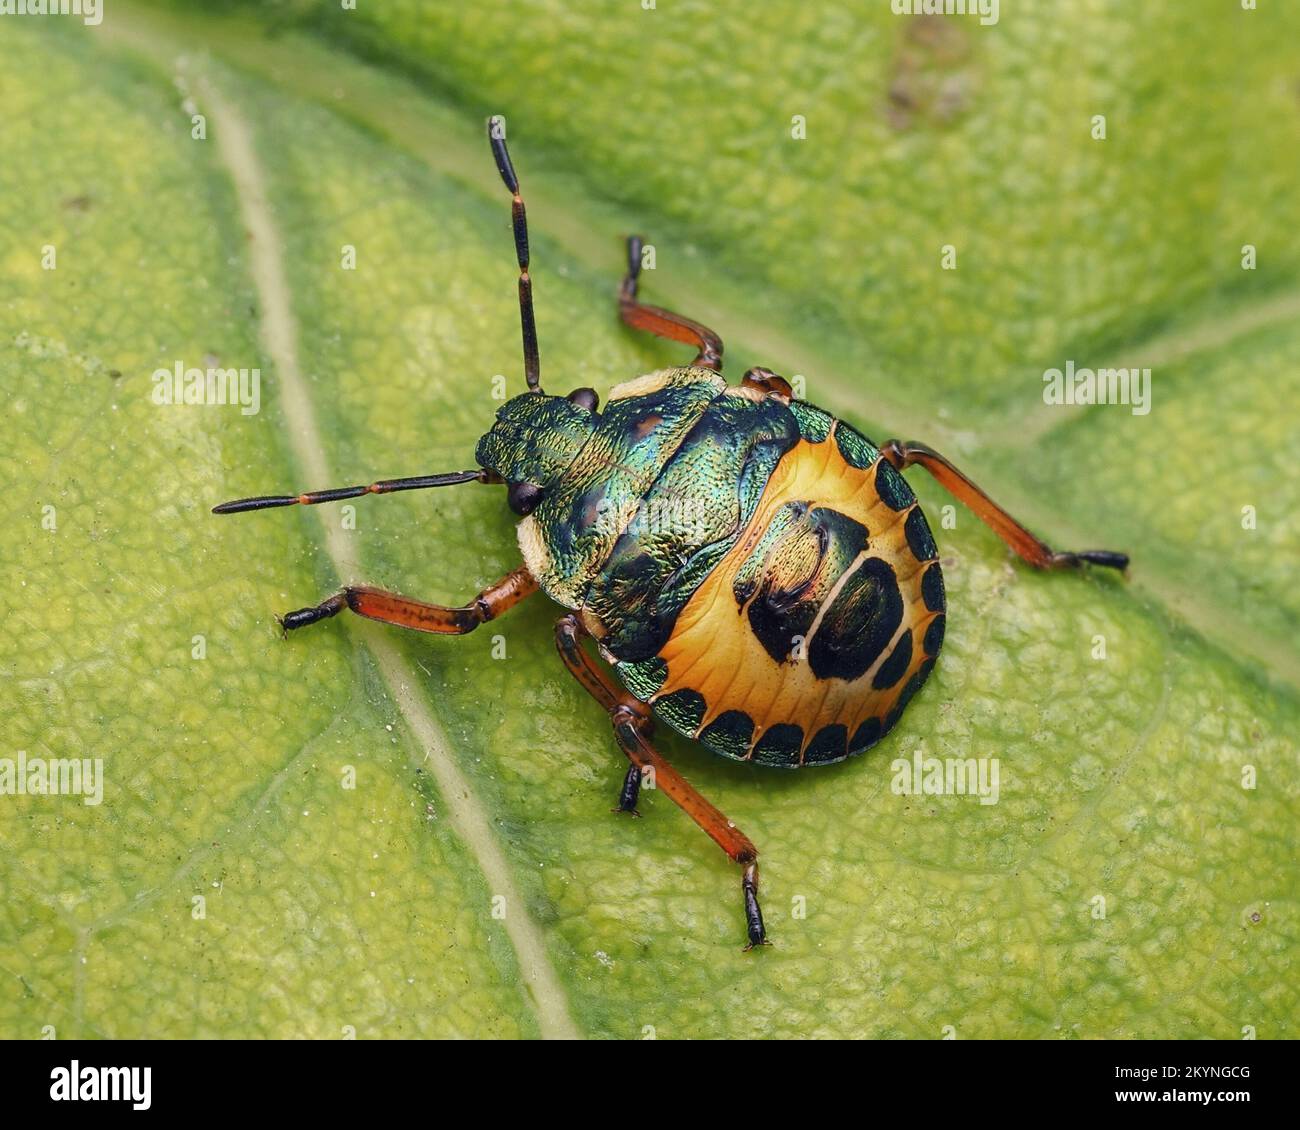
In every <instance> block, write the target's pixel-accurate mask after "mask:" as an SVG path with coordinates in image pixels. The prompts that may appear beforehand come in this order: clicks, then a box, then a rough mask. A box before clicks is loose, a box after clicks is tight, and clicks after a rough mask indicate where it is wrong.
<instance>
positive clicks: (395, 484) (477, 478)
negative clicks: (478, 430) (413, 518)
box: [212, 468, 501, 514]
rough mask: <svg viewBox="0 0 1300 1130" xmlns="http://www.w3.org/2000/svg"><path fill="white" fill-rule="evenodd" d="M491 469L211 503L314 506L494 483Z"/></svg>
mask: <svg viewBox="0 0 1300 1130" xmlns="http://www.w3.org/2000/svg"><path fill="white" fill-rule="evenodd" d="M500 481H501V480H500V479H498V478H497V477H496V476H495V475H494V474H492V472H491V471H485V470H483V469H482V468H480V469H479V470H477V471H452V472H451V473H449V474H446V475H416V476H414V477H413V478H409V479H382V480H381V481H379V482H377V483H371V484H370V485H369V486H356V487H332V488H331V489H329V490H314V491H308V492H307V493H306V494H264V495H259V496H258V497H257V498H237V499H235V500H234V501H233V502H223V503H222V504H221V505H220V506H214V507H213V508H212V513H214V514H242V513H243V512H244V511H246V510H270V509H272V508H273V507H276V506H315V505H317V504H318V503H321V502H338V501H340V500H341V499H344V498H360V497H361V496H362V495H363V494H393V493H394V492H396V491H399V490H425V489H427V488H428V487H450V486H455V485H456V484H457V483H473V482H479V483H497V482H500Z"/></svg>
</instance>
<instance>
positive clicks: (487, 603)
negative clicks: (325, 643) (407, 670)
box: [280, 565, 537, 636]
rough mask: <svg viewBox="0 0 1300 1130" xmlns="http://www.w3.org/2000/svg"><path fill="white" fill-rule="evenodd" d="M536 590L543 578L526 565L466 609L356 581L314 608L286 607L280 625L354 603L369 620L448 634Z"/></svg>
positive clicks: (291, 625)
mask: <svg viewBox="0 0 1300 1130" xmlns="http://www.w3.org/2000/svg"><path fill="white" fill-rule="evenodd" d="M536 591H537V582H536V581H535V580H533V576H532V574H531V573H529V572H528V569H527V567H526V566H524V565H520V566H519V568H518V569H516V570H514V571H513V572H511V573H507V574H506V575H505V576H504V577H502V578H501V580H499V581H497V583H496V584H494V585H489V586H488V587H487V588H485V589H484V590H483V591H482V592H481V593H479V594H478V596H476V597H475V598H474V599H473V600H471V601H470V602H469V603H468V604H466V605H463V606H462V607H460V608H445V607H443V606H442V605H440V604H426V603H424V601H421V600H411V599H409V598H408V597H405V596H398V595H397V593H393V592H385V591H384V590H383V589H374V588H369V587H367V586H364V585H350V586H348V587H347V588H345V589H344V590H343V591H342V592H338V593H335V594H334V595H333V596H331V597H329V598H328V599H326V600H323V601H321V602H320V604H317V605H315V606H313V607H311V608H299V609H298V610H297V611H295V612H286V613H285V614H284V616H282V617H281V618H280V624H281V626H282V627H283V628H284V630H285V631H286V632H291V631H293V630H294V629H296V628H305V627H306V626H307V625H308V624H315V623H316V622H317V621H318V620H327V619H329V617H331V616H337V615H338V614H339V613H340V612H342V611H343V610H344V609H345V608H350V609H351V610H352V611H353V612H355V613H357V614H358V615H359V616H364V617H366V618H367V619H368V620H378V621H380V622H381V623H384V624H396V625H397V626H398V627H399V628H411V629H413V630H415V631H417V632H435V633H437V634H438V635H444V636H463V635H464V634H465V633H466V632H472V631H473V630H474V629H475V628H477V627H478V626H479V625H480V624H485V623H487V621H489V620H495V619H496V618H497V617H498V616H500V615H501V614H502V613H503V612H506V611H507V610H509V609H511V608H513V607H514V606H515V605H516V604H518V603H519V602H520V601H521V600H523V599H524V598H525V597H526V596H529V595H530V594H531V593H534V592H536Z"/></svg>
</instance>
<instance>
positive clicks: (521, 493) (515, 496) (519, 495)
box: [506, 483, 542, 518]
mask: <svg viewBox="0 0 1300 1130" xmlns="http://www.w3.org/2000/svg"><path fill="white" fill-rule="evenodd" d="M541 501H542V488H541V487H539V486H536V485H535V484H533V483H511V484H510V488H509V489H508V490H507V491H506V503H507V505H508V506H509V507H510V509H511V510H513V511H514V512H515V513H516V514H518V515H519V517H521V518H524V517H526V516H527V515H529V514H531V513H532V512H533V511H534V510H536V509H537V504H538V503H539V502H541Z"/></svg>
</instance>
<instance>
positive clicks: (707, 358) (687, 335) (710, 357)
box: [618, 235, 722, 373]
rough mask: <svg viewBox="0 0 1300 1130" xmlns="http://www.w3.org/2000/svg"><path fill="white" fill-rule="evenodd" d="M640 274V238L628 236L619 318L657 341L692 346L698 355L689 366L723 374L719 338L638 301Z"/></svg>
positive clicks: (676, 315)
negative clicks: (659, 338)
mask: <svg viewBox="0 0 1300 1130" xmlns="http://www.w3.org/2000/svg"><path fill="white" fill-rule="evenodd" d="M640 274H641V237H640V236H639V235H634V236H629V237H628V241H627V274H626V275H625V276H624V278H623V285H622V287H620V288H619V292H618V316H619V317H620V318H622V319H623V321H624V322H626V323H627V324H628V325H629V326H631V327H632V328H633V329H637V330H646V331H648V332H649V333H652V334H655V335H657V336H658V337H666V338H671V339H672V340H673V341H681V342H685V343H686V344H687V345H693V346H695V348H696V349H698V350H699V352H698V353H697V354H696V355H695V360H694V361H692V362H691V364H692V365H696V366H698V367H699V368H701V369H712V370H713V371H714V372H715V373H720V372H722V338H720V337H719V336H718V335H717V334H716V333H714V332H713V331H712V330H711V329H709V328H708V326H702V325H700V323H699V322H695V321H692V320H691V319H690V318H685V317H683V316H682V315H681V314H674V313H673V312H672V311H671V310H664V309H662V308H661V307H659V306H647V305H645V304H644V303H642V302H638V301H637V296H636V295H637V279H638V277H639V276H640Z"/></svg>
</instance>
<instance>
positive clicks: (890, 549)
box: [215, 118, 1128, 950]
mask: <svg viewBox="0 0 1300 1130" xmlns="http://www.w3.org/2000/svg"><path fill="white" fill-rule="evenodd" d="M488 138H489V142H490V145H491V149H492V153H493V156H494V157H495V160H496V166H497V170H498V171H499V172H500V174H501V179H502V180H503V181H504V182H505V186H506V189H507V190H508V191H509V192H510V194H511V197H512V219H513V227H514V241H515V250H516V253H517V258H518V262H519V312H520V321H521V325H522V331H523V357H524V379H525V381H526V383H527V386H528V391H527V392H525V393H522V394H520V395H518V396H516V397H514V398H513V399H511V400H509V401H507V402H506V403H505V404H504V405H503V406H502V407H501V408H500V410H499V411H498V412H497V414H496V419H495V421H494V422H493V424H492V426H491V429H490V430H489V431H488V432H487V434H486V435H484V436H483V437H482V438H481V439H480V440H479V442H478V447H477V451H476V463H477V467H476V468H475V469H474V470H470V471H459V472H453V473H450V474H439V475H422V476H417V477H414V478H403V479H386V480H382V481H380V482H375V483H371V484H370V485H368V486H351V487H340V488H336V489H333V490H321V491H313V492H310V493H307V494H296V495H272V496H262V497H258V498H245V499H239V500H237V501H234V502H227V503H224V504H223V505H221V506H217V507H216V508H215V513H218V514H231V513H238V512H241V511H247V510H263V509H269V508H272V507H280V506H293V505H299V504H301V505H313V504H316V503H321V502H334V501H337V500H339V499H345V498H357V497H359V496H361V495H365V494H388V493H391V492H394V491H404V490H420V489H423V488H426V487H442V486H450V485H453V484H456V483H469V482H475V483H488V484H494V485H504V486H505V487H506V500H507V502H508V504H509V506H510V509H511V510H512V511H514V513H515V514H516V515H518V516H519V518H520V521H519V523H518V538H519V547H520V551H521V556H522V558H523V564H521V565H520V566H519V567H518V568H516V569H514V570H513V571H512V572H510V573H508V574H507V575H506V576H505V577H503V578H501V580H499V581H498V582H496V583H495V584H493V585H490V586H488V587H487V588H485V589H484V590H483V591H482V592H480V593H479V594H478V595H477V596H475V597H474V598H473V599H472V600H471V601H470V602H469V603H468V604H465V605H462V606H460V607H455V608H452V607H444V606H442V605H437V604H429V603H426V602H424V601H420V600H412V599H410V598H408V597H405V596H399V595H398V594H396V593H392V592H385V591H383V590H381V589H376V588H370V587H367V586H362V585H349V586H348V587H346V588H344V589H343V590H342V591H341V592H338V593H335V594H334V595H333V596H330V597H328V598H327V599H325V600H323V601H322V602H321V603H319V604H316V605H313V606H311V607H308V608H300V609H298V610H296V611H293V612H289V613H287V614H286V615H285V616H283V617H282V618H281V621H280V622H281V624H282V625H283V627H284V629H285V630H286V631H297V630H299V629H301V628H305V627H307V626H308V625H309V624H315V623H317V622H318V621H320V620H325V619H328V618H329V617H331V616H335V615H337V614H338V613H340V612H342V611H343V610H344V609H350V610H351V611H353V612H355V613H357V614H359V615H361V616H365V617H368V618H370V619H372V620H379V621H382V622H383V623H386V624H395V625H398V626H400V627H404V628H413V629H415V630H416V631H421V632H434V633H438V634H442V635H463V634H465V633H467V632H471V631H473V630H474V629H475V628H477V627H478V626H479V625H480V624H484V623H487V622H488V621H490V620H494V619H496V618H497V617H499V616H501V615H502V614H504V613H505V612H507V611H508V610H509V609H511V608H513V607H514V606H515V605H516V604H518V603H519V602H520V601H522V600H524V599H526V598H527V597H529V596H531V595H533V594H534V593H535V592H537V591H538V590H539V589H540V590H541V591H542V592H543V593H545V594H546V595H547V596H549V597H550V598H551V599H552V600H554V601H555V602H556V603H557V604H559V605H560V606H562V607H563V608H564V609H565V612H564V614H563V615H562V616H561V617H560V618H559V620H558V622H557V623H556V626H555V642H556V646H557V648H558V650H559V654H560V657H561V659H562V660H563V662H564V664H565V666H566V667H567V668H568V669H569V671H570V672H571V673H572V675H573V676H574V677H575V678H576V679H577V680H578V682H579V683H581V684H582V686H583V687H585V688H586V689H587V691H588V692H590V694H591V695H592V697H593V698H595V699H596V701H597V702H598V703H600V705H601V706H602V707H604V709H605V710H606V711H607V713H608V714H609V718H610V722H611V724H612V726H613V730H614V738H615V740H616V741H617V743H618V745H619V747H620V748H621V750H622V751H623V753H624V754H625V755H626V756H627V759H628V762H629V766H628V769H627V773H626V776H625V777H624V779H623V784H622V788H621V789H620V791H619V795H618V804H617V807H616V809H615V811H617V812H622V813H629V814H631V815H633V816H635V815H637V808H636V806H637V798H638V795H639V791H640V789H641V787H642V784H643V782H645V781H647V780H648V779H649V774H650V773H653V783H654V786H655V787H656V788H658V789H660V790H662V791H663V792H665V793H667V794H668V796H669V797H670V798H671V799H672V800H673V801H675V802H676V803H677V804H678V805H679V806H680V807H681V808H682V809H683V810H684V811H685V812H686V813H687V815H689V816H690V817H691V819H692V820H694V821H695V822H696V823H697V824H698V825H699V826H700V827H701V828H702V829H703V830H704V831H705V832H706V833H708V835H709V836H710V837H711V838H712V839H713V841H714V842H715V843H716V844H717V845H718V846H719V847H721V848H722V850H723V851H725V852H726V853H727V855H728V856H729V857H730V858H731V859H732V860H733V861H734V862H735V863H737V864H738V865H739V866H740V868H741V892H742V898H743V904H744V913H745V923H746V934H747V938H748V945H746V947H745V948H746V949H747V950H748V949H752V948H753V947H755V946H758V945H762V944H765V943H766V942H767V936H766V931H765V928H764V925H763V914H762V910H761V909H760V906H759V899H758V886H759V875H758V851H757V849H756V848H755V847H754V844H753V843H752V842H751V841H750V839H749V838H748V837H747V836H746V835H745V834H744V833H743V832H742V831H741V830H740V829H739V828H737V827H736V826H735V825H734V824H733V823H732V822H731V821H730V820H728V819H727V818H726V816H724V815H723V813H722V812H720V811H719V810H718V809H717V808H716V807H714V805H712V804H711V803H710V802H709V801H708V800H706V799H705V798H704V797H703V796H702V795H701V794H700V793H699V792H697V791H696V790H695V789H694V788H692V787H691V785H690V784H689V783H688V782H687V781H686V780H685V778H683V777H682V776H681V774H680V773H678V772H677V771H676V770H675V769H674V768H673V767H672V766H671V765H670V764H669V763H668V762H667V761H666V760H665V759H664V758H663V756H662V755H661V754H660V753H659V752H658V751H657V750H656V749H655V747H654V745H653V744H652V735H653V732H654V723H655V721H656V720H659V721H662V722H664V723H666V724H667V725H668V726H669V727H670V728H671V729H673V730H676V731H677V732H678V733H681V734H684V735H686V736H687V737H690V738H694V739H696V740H698V741H699V742H701V743H702V744H703V745H705V746H706V747H707V748H709V749H710V750H712V751H713V752H715V753H719V754H721V755H723V756H724V757H729V758H734V759H736V760H738V761H751V762H754V763H756V764H759V765H769V766H779V767H783V768H792V769H793V768H800V767H802V766H809V765H828V764H831V763H834V762H838V761H843V760H844V759H845V758H846V757H849V756H850V755H852V754H857V753H861V752H863V751H864V750H867V749H870V748H871V747H872V746H873V745H875V744H876V743H877V742H878V741H880V739H881V738H882V737H883V736H884V735H885V734H886V733H888V732H889V730H890V729H891V728H892V727H893V726H894V725H895V723H897V721H898V719H899V716H900V715H901V714H902V712H903V710H904V708H905V707H906V706H907V703H908V702H909V700H910V699H911V698H912V696H913V695H914V694H916V692H917V690H918V689H919V688H920V687H921V685H922V684H923V683H924V682H925V680H926V678H927V676H928V675H929V674H930V671H931V669H932V668H933V666H934V663H935V659H936V657H937V656H938V654H939V648H940V646H941V644H942V643H943V633H944V616H945V598H944V585H943V574H942V572H941V570H940V567H939V561H938V559H937V558H938V554H937V551H936V549H935V543H934V539H933V537H932V536H931V533H930V528H929V525H928V524H927V523H926V519H925V515H924V514H923V513H922V512H921V508H920V506H919V505H918V504H917V501H916V496H915V495H914V494H913V493H912V490H911V488H910V487H909V486H908V484H907V482H906V481H905V480H904V478H903V476H902V475H901V474H900V472H901V471H902V470H903V469H904V468H906V467H909V466H911V465H913V464H916V465H917V466H920V467H922V468H924V469H925V470H926V471H928V472H930V474H931V475H933V476H934V477H935V479H937V480H938V482H939V483H941V484H942V485H943V486H944V487H945V488H947V489H948V490H949V491H950V492H951V493H952V494H953V495H954V496H955V497H957V498H958V499H960V500H961V501H962V502H964V503H965V504H966V505H967V506H968V507H970V509H971V510H972V511H973V512H974V513H975V514H976V515H977V516H978V517H979V518H981V519H982V520H983V521H984V522H986V523H987V524H988V525H989V526H990V527H992V529H993V530H994V531H995V532H996V533H997V534H998V536H999V537H1001V538H1002V539H1003V541H1005V542H1006V544H1007V545H1008V546H1010V547H1011V549H1012V550H1014V551H1015V552H1016V553H1017V554H1018V555H1019V556H1020V557H1021V558H1023V559H1024V560H1025V561H1027V562H1028V563H1029V564H1030V565H1032V566H1035V567H1037V568H1040V569H1060V568H1067V567H1074V566H1078V565H1081V564H1084V563H1089V564H1092V565H1101V566H1107V567H1110V568H1113V569H1121V570H1122V569H1124V568H1126V567H1127V565H1128V558H1127V556H1125V555H1124V554H1122V553H1113V552H1110V551H1107V550H1086V551H1083V552H1078V553H1058V552H1056V551H1054V550H1052V549H1050V548H1049V547H1048V546H1047V545H1046V544H1045V543H1044V542H1042V541H1041V540H1039V538H1037V537H1035V536H1034V535H1033V534H1032V533H1030V532H1029V530H1028V529H1026V528H1025V527H1024V526H1023V525H1021V524H1020V523H1019V522H1017V521H1016V520H1015V519H1014V518H1012V517H1011V516H1010V515H1009V514H1008V513H1007V512H1006V511H1005V510H1003V509H1002V508H1001V507H1000V506H998V505H997V504H996V503H995V502H994V501H993V500H992V499H990V498H989V497H988V495H986V494H985V493H984V492H983V491H982V490H980V489H979V487H977V486H976V485H975V484H974V483H973V482H972V481H971V480H970V479H968V478H967V477H966V476H965V475H964V474H963V473H962V472H961V471H959V470H958V469H957V468H956V467H954V466H953V465H952V464H951V463H950V462H949V461H948V460H947V459H945V458H944V457H943V456H942V455H940V454H938V452H936V451H933V450H932V449H930V448H929V447H926V446H925V445H924V444H919V443H901V442H899V441H898V440H889V441H888V442H887V443H884V444H882V445H879V446H877V445H876V444H874V443H872V442H871V441H870V440H869V439H867V438H866V437H865V436H863V435H862V434H861V433H859V432H857V431H855V430H854V429H853V428H852V427H850V426H849V425H848V424H846V423H845V422H844V421H842V420H838V419H836V418H834V417H833V416H831V415H829V414H828V413H826V412H823V411H822V410H821V409H820V408H816V407H814V406H813V405H811V404H808V403H806V402H804V401H801V400H799V399H796V398H795V397H794V396H793V394H792V389H791V386H790V384H789V382H788V381H786V380H785V379H784V378H783V377H780V376H778V375H777V374H775V373H773V372H771V371H770V370H767V369H761V368H754V369H750V370H749V371H748V372H746V373H745V375H744V378H743V379H742V381H741V383H740V384H739V385H738V386H737V385H728V384H727V382H726V381H725V380H724V379H723V377H722V375H721V372H722V341H721V339H720V338H719V337H718V335H717V334H716V333H714V332H713V331H712V330H711V329H708V328H707V327H705V326H703V325H701V324H700V323H698V322H695V321H693V320H691V319H690V318H686V317H683V316H682V315H680V314H675V313H673V312H671V311H668V310H664V309H660V308H659V307H656V306H650V305H647V304H646V303H643V302H642V301H641V300H640V297H639V294H638V276H639V273H640V268H641V252H642V244H641V240H640V239H639V238H638V237H635V236H633V237H631V238H630V239H629V240H628V242H627V252H628V266H627V275H626V276H625V277H624V279H623V282H622V286H621V289H620V291H619V299H618V310H619V315H620V317H621V318H622V320H623V321H624V322H625V323H626V324H627V325H629V326H631V327H634V328H636V329H639V330H646V331H648V332H649V333H652V334H656V335H658V336H659V337H664V338H670V339H672V340H674V341H678V342H682V343H685V344H688V345H691V346H693V347H694V348H695V349H696V355H695V358H694V360H693V361H692V362H691V363H690V364H689V365H687V366H685V367H682V368H673V369H664V370H661V371H659V372H655V373H650V374H648V375H646V376H641V377H637V378H635V379H634V380H630V381H627V382H625V383H623V384H620V385H617V386H616V387H615V388H614V389H613V390H612V391H611V392H610V393H609V397H608V400H607V403H606V404H605V406H604V410H603V411H602V410H601V407H600V403H599V399H598V397H597V395H596V393H595V391H594V390H593V389H590V388H579V389H575V390H574V391H572V392H570V393H569V394H568V395H567V396H551V395H547V394H546V393H544V392H543V391H542V386H541V379H540V363H539V356H538V345H537V331H536V324H535V322H534V318H533V297H532V278H531V275H530V274H529V254H528V224H527V219H526V215H525V210H524V201H523V197H522V195H521V194H520V190H519V180H518V178H517V177H516V175H515V171H514V168H513V165H512V164H511V160H510V155H509V153H508V151H507V149H506V142H505V136H504V128H503V123H502V122H501V121H500V119H497V118H493V119H490V120H489V123H488ZM588 643H590V645H593V646H594V648H595V651H596V653H597V654H596V655H593V654H592V649H591V646H588ZM597 656H598V657H599V658H597ZM602 660H603V662H601V661H602ZM609 668H612V669H613V672H614V673H615V675H616V676H617V678H615V677H613V676H612V675H611V673H610V670H609Z"/></svg>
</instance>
